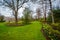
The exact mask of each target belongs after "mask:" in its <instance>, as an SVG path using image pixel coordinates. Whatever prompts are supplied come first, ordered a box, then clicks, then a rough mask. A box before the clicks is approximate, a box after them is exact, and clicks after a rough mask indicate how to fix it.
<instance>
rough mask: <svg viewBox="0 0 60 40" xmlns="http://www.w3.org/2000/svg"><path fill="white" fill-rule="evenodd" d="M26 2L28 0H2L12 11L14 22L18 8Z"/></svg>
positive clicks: (16, 20) (16, 19)
mask: <svg viewBox="0 0 60 40" xmlns="http://www.w3.org/2000/svg"><path fill="white" fill-rule="evenodd" d="M26 2H28V0H3V5H4V6H6V7H9V8H10V9H11V10H12V11H13V15H14V17H15V23H16V24H17V22H18V10H19V9H20V8H21V7H22V5H23V4H24V3H26Z"/></svg>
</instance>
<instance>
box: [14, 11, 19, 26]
mask: <svg viewBox="0 0 60 40" xmlns="http://www.w3.org/2000/svg"><path fill="white" fill-rule="evenodd" d="M17 14H18V12H17V11H15V23H16V25H17V24H18V17H17Z"/></svg>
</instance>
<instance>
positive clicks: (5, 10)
mask: <svg viewBox="0 0 60 40" xmlns="http://www.w3.org/2000/svg"><path fill="white" fill-rule="evenodd" d="M0 1H2V0H0ZM57 2H59V1H58V0H57V1H55V2H54V3H53V5H54V6H56V4H57ZM25 7H29V8H30V10H32V11H33V12H36V8H37V7H40V5H39V4H38V3H35V4H33V3H32V2H28V3H25V4H24V5H23V8H20V9H19V11H18V12H19V15H18V16H20V17H21V16H22V13H23V10H24V8H25ZM0 13H1V14H2V15H4V16H6V17H11V16H12V15H11V14H12V11H11V10H10V9H9V8H7V7H4V6H0Z"/></svg>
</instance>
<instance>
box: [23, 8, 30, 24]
mask: <svg viewBox="0 0 60 40" xmlns="http://www.w3.org/2000/svg"><path fill="white" fill-rule="evenodd" d="M30 13H31V11H30V10H29V9H28V8H25V10H24V13H23V18H24V23H25V24H28V23H29V22H30Z"/></svg>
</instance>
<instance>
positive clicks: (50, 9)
mask: <svg viewBox="0 0 60 40" xmlns="http://www.w3.org/2000/svg"><path fill="white" fill-rule="evenodd" d="M49 3H50V12H51V16H52V23H54V16H53V12H52V2H51V0H49Z"/></svg>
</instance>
